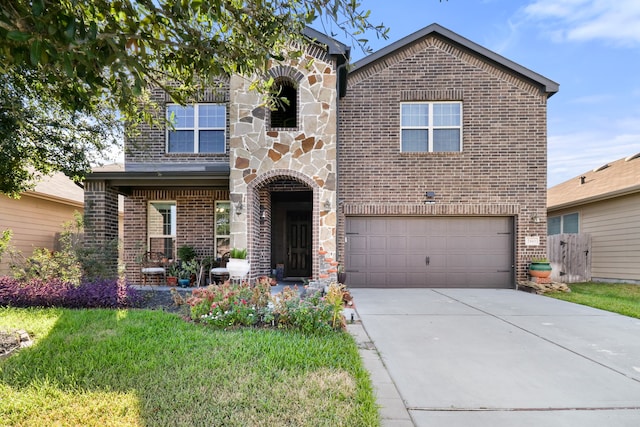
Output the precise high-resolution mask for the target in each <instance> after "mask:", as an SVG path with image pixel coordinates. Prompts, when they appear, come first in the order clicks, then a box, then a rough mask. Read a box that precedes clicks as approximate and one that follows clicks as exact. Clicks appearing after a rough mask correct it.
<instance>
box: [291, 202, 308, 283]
mask: <svg viewBox="0 0 640 427" xmlns="http://www.w3.org/2000/svg"><path fill="white" fill-rule="evenodd" d="M285 275H286V276H287V277H309V276H310V275H311V212H309V211H289V212H287V264H286V265H285Z"/></svg>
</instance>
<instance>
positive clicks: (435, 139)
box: [400, 102, 462, 152]
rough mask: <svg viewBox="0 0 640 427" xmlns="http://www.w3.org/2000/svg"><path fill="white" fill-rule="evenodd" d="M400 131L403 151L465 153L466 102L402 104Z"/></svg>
mask: <svg viewBox="0 0 640 427" xmlns="http://www.w3.org/2000/svg"><path fill="white" fill-rule="evenodd" d="M400 128H401V136H400V138H401V142H400V143H401V149H402V151H403V152H437V151H462V103H461V102H407V103H402V104H400Z"/></svg>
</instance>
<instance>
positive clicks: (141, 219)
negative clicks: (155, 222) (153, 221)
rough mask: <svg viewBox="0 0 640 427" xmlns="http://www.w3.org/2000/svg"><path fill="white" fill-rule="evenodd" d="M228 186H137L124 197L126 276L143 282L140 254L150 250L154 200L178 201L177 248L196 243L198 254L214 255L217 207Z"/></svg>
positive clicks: (227, 198) (226, 198) (226, 194)
mask: <svg viewBox="0 0 640 427" xmlns="http://www.w3.org/2000/svg"><path fill="white" fill-rule="evenodd" d="M221 200H229V191H228V190H227V189H218V190H216V189H187V188H183V189H167V190H152V189H146V190H145V189H138V190H135V191H134V192H133V194H132V195H131V196H129V197H127V198H126V199H125V205H124V206H125V207H124V209H125V212H124V216H125V221H124V236H125V237H124V253H125V259H124V262H125V264H126V275H127V278H128V279H129V280H131V281H133V282H134V283H139V282H141V276H140V264H139V259H138V258H139V255H140V254H141V253H143V252H145V251H146V250H147V244H148V242H147V209H148V206H149V202H152V201H175V202H176V215H177V218H176V224H177V230H176V244H175V247H176V249H177V248H179V247H180V246H182V245H190V246H193V247H194V248H195V250H196V252H197V254H198V256H199V257H208V256H213V254H214V238H215V236H214V228H213V221H214V206H215V202H216V201H221Z"/></svg>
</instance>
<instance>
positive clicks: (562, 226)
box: [547, 212, 580, 236]
mask: <svg viewBox="0 0 640 427" xmlns="http://www.w3.org/2000/svg"><path fill="white" fill-rule="evenodd" d="M569 215H576V216H577V218H578V231H576V232H575V233H574V232H573V231H572V232H571V233H569V234H577V233H580V212H569V213H566V214H562V215H554V216H550V217H549V218H547V222H549V220H550V219H552V218H560V233H558V234H566V233H567V232H566V231H564V220H565V217H567V216H569ZM548 229H549V227H548V226H547V230H548ZM547 235H548V236H553V235H554V234H549V233H548V232H547Z"/></svg>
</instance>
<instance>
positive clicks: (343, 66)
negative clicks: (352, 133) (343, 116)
mask: <svg viewBox="0 0 640 427" xmlns="http://www.w3.org/2000/svg"><path fill="white" fill-rule="evenodd" d="M339 58H340V57H338V59H337V60H336V61H337V62H338V61H339ZM347 65H349V62H348V59H347V58H345V62H343V63H342V64H339V65H338V66H337V67H336V77H337V79H336V95H337V96H336V226H337V225H338V224H339V223H340V222H339V221H338V216H339V209H340V206H341V204H340V155H339V151H340V98H342V95H341V92H342V90H343V88H342V87H341V85H340V83H341V81H342V79H341V78H340V72H341V71H342V72H344V73H346V67H347ZM344 94H345V95H346V94H347V77H346V74H345V78H344ZM343 228H344V225H343ZM343 232H344V230H343ZM339 236H340V233H337V232H336V238H338V237H339ZM342 240H343V242H344V236H343V237H342ZM343 242H336V256H335V259H336V261H338V260H340V244H341V243H343ZM342 263H343V264H344V260H342Z"/></svg>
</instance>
